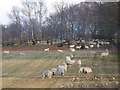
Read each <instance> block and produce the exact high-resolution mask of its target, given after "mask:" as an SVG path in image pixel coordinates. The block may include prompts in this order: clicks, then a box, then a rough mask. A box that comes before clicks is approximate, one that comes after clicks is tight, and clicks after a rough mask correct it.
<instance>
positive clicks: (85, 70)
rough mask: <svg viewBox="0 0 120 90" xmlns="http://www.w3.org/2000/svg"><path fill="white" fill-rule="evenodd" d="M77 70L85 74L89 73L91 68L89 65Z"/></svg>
mask: <svg viewBox="0 0 120 90" xmlns="http://www.w3.org/2000/svg"><path fill="white" fill-rule="evenodd" d="M78 72H79V73H84V74H87V73H91V72H92V69H91V68H89V67H80V68H79V71H78Z"/></svg>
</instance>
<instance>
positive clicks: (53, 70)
mask: <svg viewBox="0 0 120 90" xmlns="http://www.w3.org/2000/svg"><path fill="white" fill-rule="evenodd" d="M50 71H51V72H52V76H54V75H55V72H56V71H57V69H56V68H52V69H51V70H50Z"/></svg>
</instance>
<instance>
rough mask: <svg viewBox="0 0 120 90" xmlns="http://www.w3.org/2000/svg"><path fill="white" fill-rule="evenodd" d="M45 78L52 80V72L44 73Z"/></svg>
mask: <svg viewBox="0 0 120 90" xmlns="http://www.w3.org/2000/svg"><path fill="white" fill-rule="evenodd" d="M45 77H48V78H52V72H51V71H50V70H47V71H44V72H43V73H42V78H45Z"/></svg>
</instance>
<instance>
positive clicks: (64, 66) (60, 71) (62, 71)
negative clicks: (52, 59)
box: [42, 54, 92, 78]
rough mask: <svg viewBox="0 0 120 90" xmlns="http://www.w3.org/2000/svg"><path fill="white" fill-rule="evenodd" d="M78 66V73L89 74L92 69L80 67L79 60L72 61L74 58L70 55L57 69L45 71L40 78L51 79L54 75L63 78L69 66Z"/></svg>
mask: <svg viewBox="0 0 120 90" xmlns="http://www.w3.org/2000/svg"><path fill="white" fill-rule="evenodd" d="M73 64H75V65H78V67H79V70H78V73H84V74H86V73H91V72H92V69H91V68H90V67H81V64H82V63H81V59H80V58H79V59H78V60H74V56H73V55H72V54H71V55H70V56H66V59H65V61H64V62H63V64H61V65H58V67H57V68H51V69H50V70H46V71H44V72H43V73H42V78H45V77H48V78H52V76H54V75H55V74H57V75H58V76H64V74H65V72H67V69H68V67H70V66H71V65H73Z"/></svg>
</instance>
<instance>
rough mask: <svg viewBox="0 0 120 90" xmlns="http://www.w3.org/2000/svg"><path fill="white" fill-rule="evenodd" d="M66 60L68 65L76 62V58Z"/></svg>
mask: <svg viewBox="0 0 120 90" xmlns="http://www.w3.org/2000/svg"><path fill="white" fill-rule="evenodd" d="M65 62H66V64H67V65H73V64H74V63H75V60H66V61H65Z"/></svg>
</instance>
